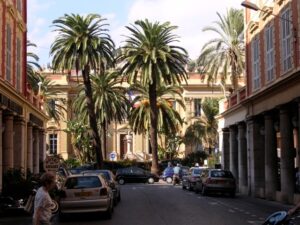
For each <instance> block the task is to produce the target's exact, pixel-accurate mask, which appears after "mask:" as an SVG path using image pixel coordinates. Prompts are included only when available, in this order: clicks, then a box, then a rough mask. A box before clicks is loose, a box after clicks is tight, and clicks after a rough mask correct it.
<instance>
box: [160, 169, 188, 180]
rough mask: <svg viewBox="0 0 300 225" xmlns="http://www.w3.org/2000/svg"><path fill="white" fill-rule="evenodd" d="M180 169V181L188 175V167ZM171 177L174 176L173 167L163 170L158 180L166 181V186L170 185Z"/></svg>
mask: <svg viewBox="0 0 300 225" xmlns="http://www.w3.org/2000/svg"><path fill="white" fill-rule="evenodd" d="M180 168H181V172H180V180H181V179H182V177H183V176H186V175H187V174H188V171H189V167H187V166H181V167H180ZM173 175H174V170H173V167H167V168H165V169H164V171H163V173H162V175H161V177H160V178H161V179H162V180H163V181H166V182H167V183H168V184H171V183H172V182H173Z"/></svg>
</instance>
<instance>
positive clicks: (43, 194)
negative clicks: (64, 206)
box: [33, 187, 52, 222]
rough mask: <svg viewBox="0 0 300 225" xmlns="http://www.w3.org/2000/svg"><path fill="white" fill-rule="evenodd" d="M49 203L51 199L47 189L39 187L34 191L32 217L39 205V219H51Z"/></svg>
mask: <svg viewBox="0 0 300 225" xmlns="http://www.w3.org/2000/svg"><path fill="white" fill-rule="evenodd" d="M51 205H52V199H51V197H50V195H49V193H48V192H47V191H45V190H44V188H43V187H40V188H39V189H38V191H37V192H36V195H35V198H34V213H33V218H35V217H36V211H37V209H38V208H39V207H40V208H41V210H40V221H45V222H48V221H50V219H51V215H52V213H51V208H50V207H51Z"/></svg>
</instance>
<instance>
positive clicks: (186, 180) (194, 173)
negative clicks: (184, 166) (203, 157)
mask: <svg viewBox="0 0 300 225" xmlns="http://www.w3.org/2000/svg"><path fill="white" fill-rule="evenodd" d="M204 169H207V167H191V168H190V169H189V171H188V173H187V174H186V175H184V176H182V189H188V190H189V191H191V190H194V188H195V185H196V181H198V180H200V174H201V172H202V171H203V170H204Z"/></svg>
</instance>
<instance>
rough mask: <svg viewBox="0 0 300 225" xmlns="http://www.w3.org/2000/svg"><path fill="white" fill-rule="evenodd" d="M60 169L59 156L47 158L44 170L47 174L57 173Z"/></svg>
mask: <svg viewBox="0 0 300 225" xmlns="http://www.w3.org/2000/svg"><path fill="white" fill-rule="evenodd" d="M59 167H60V159H59V158H58V157H57V156H47V157H46V159H45V161H44V169H45V170H46V171H47V172H50V171H51V172H57V171H58V169H59Z"/></svg>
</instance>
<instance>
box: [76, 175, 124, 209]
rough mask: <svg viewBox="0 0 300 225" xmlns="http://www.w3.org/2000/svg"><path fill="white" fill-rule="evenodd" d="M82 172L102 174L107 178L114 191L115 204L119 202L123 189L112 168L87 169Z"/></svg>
mask: <svg viewBox="0 0 300 225" xmlns="http://www.w3.org/2000/svg"><path fill="white" fill-rule="evenodd" d="M81 173H84V174H88V173H89V174H93V173H95V174H102V175H103V176H104V178H105V179H106V180H107V182H108V184H109V186H110V187H111V189H112V191H113V196H114V205H117V203H118V202H120V201H121V191H120V186H119V184H118V182H117V181H116V179H115V175H114V174H113V173H112V172H111V171H110V170H85V171H83V172H81Z"/></svg>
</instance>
